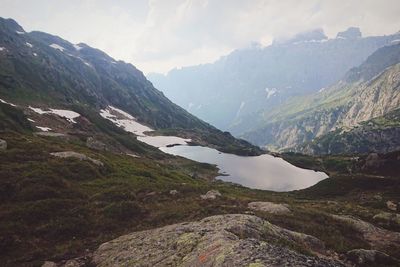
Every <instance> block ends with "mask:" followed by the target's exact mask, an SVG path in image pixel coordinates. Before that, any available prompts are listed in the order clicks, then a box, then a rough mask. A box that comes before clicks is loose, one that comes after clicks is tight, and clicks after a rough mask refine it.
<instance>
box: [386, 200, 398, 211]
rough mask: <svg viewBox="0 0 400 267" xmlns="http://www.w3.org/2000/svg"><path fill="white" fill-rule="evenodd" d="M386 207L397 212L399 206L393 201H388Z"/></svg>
mask: <svg viewBox="0 0 400 267" xmlns="http://www.w3.org/2000/svg"><path fill="white" fill-rule="evenodd" d="M386 207H387V208H388V209H389V210H392V211H396V210H397V204H396V203H394V202H393V201H390V200H389V201H386Z"/></svg>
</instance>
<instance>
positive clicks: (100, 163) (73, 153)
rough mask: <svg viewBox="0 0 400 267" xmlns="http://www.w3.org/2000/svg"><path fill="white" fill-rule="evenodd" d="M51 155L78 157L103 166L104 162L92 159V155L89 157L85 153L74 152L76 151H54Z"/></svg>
mask: <svg viewBox="0 0 400 267" xmlns="http://www.w3.org/2000/svg"><path fill="white" fill-rule="evenodd" d="M50 155H52V156H55V157H58V158H76V159H79V160H87V161H90V162H92V163H93V164H95V165H97V166H103V162H101V161H99V160H97V159H92V158H91V157H88V156H86V155H85V154H82V153H78V152H74V151H64V152H54V153H50Z"/></svg>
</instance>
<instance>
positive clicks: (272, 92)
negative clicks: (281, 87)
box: [265, 88, 278, 99]
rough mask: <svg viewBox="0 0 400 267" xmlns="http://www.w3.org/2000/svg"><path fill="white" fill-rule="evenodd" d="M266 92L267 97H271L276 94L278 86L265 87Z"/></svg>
mask: <svg viewBox="0 0 400 267" xmlns="http://www.w3.org/2000/svg"><path fill="white" fill-rule="evenodd" d="M265 92H266V93H267V99H269V98H270V97H272V96H274V95H275V94H276V93H277V92H278V90H276V88H271V89H270V88H265Z"/></svg>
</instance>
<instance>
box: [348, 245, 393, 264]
mask: <svg viewBox="0 0 400 267" xmlns="http://www.w3.org/2000/svg"><path fill="white" fill-rule="evenodd" d="M347 258H348V259H349V260H350V261H352V262H353V263H355V264H356V265H357V266H376V265H379V266H397V265H398V264H400V262H399V261H398V260H396V259H394V258H392V257H390V256H389V255H387V254H385V253H383V252H380V251H377V250H367V249H354V250H350V251H349V252H347Z"/></svg>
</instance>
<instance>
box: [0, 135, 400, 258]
mask: <svg viewBox="0 0 400 267" xmlns="http://www.w3.org/2000/svg"><path fill="white" fill-rule="evenodd" d="M0 138H2V139H5V140H7V141H8V144H9V149H8V150H7V151H5V152H1V153H0V189H1V193H0V196H1V204H0V236H1V242H0V243H1V244H2V247H1V249H0V251H1V255H0V261H1V262H3V263H5V265H6V266H26V265H34V266H40V263H41V262H42V261H43V260H45V259H53V260H61V259H64V258H70V257H74V256H76V255H82V253H85V250H86V249H89V250H91V249H94V248H95V247H96V246H98V245H99V244H100V243H101V242H104V241H107V240H110V239H112V238H114V237H117V236H119V235H122V234H125V233H129V232H132V231H137V230H142V229H149V228H153V227H157V226H161V225H167V224H171V223H174V222H180V221H187V220H195V219H198V218H202V217H206V216H209V215H212V214H221V213H241V212H245V211H246V210H247V208H246V206H247V203H248V202H249V201H254V200H267V201H274V202H285V203H288V204H289V205H291V209H292V210H293V213H292V214H290V215H271V214H267V213H262V212H258V213H256V214H257V215H258V216H260V217H263V218H266V219H268V220H270V221H271V222H273V223H276V224H278V225H281V226H283V227H287V228H289V229H292V230H295V231H300V232H304V233H307V234H312V235H315V236H317V237H318V238H321V239H322V240H323V241H324V242H325V243H326V244H327V247H328V248H330V249H333V250H335V251H337V252H339V253H343V252H346V251H347V250H349V249H352V248H359V247H364V248H369V245H368V244H367V243H366V242H365V241H364V240H363V239H362V237H361V235H360V234H359V233H357V232H356V231H355V230H354V229H353V228H352V227H351V226H349V225H346V224H343V223H339V222H337V221H335V220H333V219H332V218H331V217H329V215H328V213H335V214H337V213H343V214H352V215H355V216H359V217H361V218H363V219H365V220H367V221H372V216H373V215H374V214H376V213H378V212H380V211H381V210H385V206H384V202H385V200H386V199H391V200H393V199H394V200H396V201H399V200H400V199H397V198H398V196H396V194H394V193H395V192H398V191H396V190H399V180H398V179H395V178H385V179H384V180H382V179H381V180H379V183H374V184H373V186H367V185H368V184H370V182H371V181H370V180H368V179H373V178H368V177H367V176H365V177H364V176H363V175H361V176H358V175H355V176H349V175H348V173H346V170H347V168H346V167H343V166H346V164H348V159H343V158H335V159H330V160H328V161H326V159H319V160H318V159H315V158H311V157H306V156H301V157H299V156H298V155H293V154H292V156H291V158H287V159H289V160H290V161H292V162H296V161H297V163H299V162H301V163H302V165H303V167H318V166H320V167H319V168H320V169H322V170H327V169H329V170H330V173H331V174H332V176H333V178H331V179H328V180H325V181H323V182H321V183H319V184H318V185H316V186H314V187H311V188H310V189H307V190H303V191H296V192H291V193H274V192H268V191H261V190H251V189H247V188H243V187H240V186H234V185H231V184H228V183H223V182H218V181H210V180H208V179H201V178H196V177H214V176H215V175H216V170H215V168H214V167H212V166H210V165H207V164H197V163H194V162H192V161H188V160H184V159H182V158H175V157H169V156H164V157H160V158H159V159H156V158H157V157H155V156H153V157H152V158H148V157H145V156H143V157H141V158H133V157H129V156H124V155H117V154H112V153H107V152H99V151H94V150H90V149H88V148H86V147H85V146H84V144H83V143H81V142H79V140H78V141H76V140H75V141H73V142H71V141H66V140H62V139H56V138H50V139H49V138H43V137H37V136H34V135H32V134H30V133H22V134H21V133H17V132H2V133H1V134H0ZM65 150H73V151H78V152H81V153H84V154H86V155H88V156H91V157H93V158H95V159H99V160H101V161H102V162H103V163H104V164H105V165H104V167H98V166H95V165H93V164H91V163H89V162H86V161H79V160H74V159H57V158H54V157H51V156H50V155H49V153H50V152H54V151H65ZM321 162H322V164H321ZM327 162H331V163H330V164H327ZM327 166H328V167H327ZM332 170H334V171H332ZM365 179H367V180H365ZM373 181H376V180H373ZM382 181H388V182H382ZM173 189H176V190H178V191H179V193H178V194H177V195H175V196H173V195H170V194H169V191H170V190H173ZM210 189H217V190H219V191H220V192H221V193H222V195H223V197H222V198H220V199H218V200H216V201H204V200H201V199H200V197H199V196H200V194H204V193H205V192H207V191H208V190H210ZM344 189H346V190H344ZM377 193H381V194H382V196H383V200H381V201H375V200H373V198H372V197H371V196H372V195H374V194H377ZM360 194H364V195H367V196H370V197H369V198H367V199H368V201H364V200H360V199H361V198H360ZM328 200H335V201H337V204H333V205H332V204H329V203H330V202H329V201H328ZM384 227H389V228H390V227H392V226H384ZM332 233H334V234H332ZM388 253H390V254H392V255H398V254H399V251H397V250H392V251H388Z"/></svg>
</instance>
